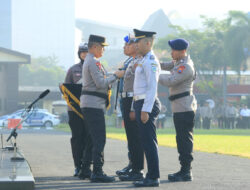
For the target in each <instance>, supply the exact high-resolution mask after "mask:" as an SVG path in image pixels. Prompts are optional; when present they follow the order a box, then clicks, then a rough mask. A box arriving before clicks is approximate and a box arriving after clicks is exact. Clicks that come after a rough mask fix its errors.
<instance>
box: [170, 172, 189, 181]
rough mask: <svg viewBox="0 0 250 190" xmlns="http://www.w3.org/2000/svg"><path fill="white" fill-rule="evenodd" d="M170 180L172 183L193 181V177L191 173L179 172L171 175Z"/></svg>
mask: <svg viewBox="0 0 250 190" xmlns="http://www.w3.org/2000/svg"><path fill="white" fill-rule="evenodd" d="M168 180H169V181H172V182H176V181H192V180H193V176H192V172H191V171H182V170H181V171H179V172H177V173H174V174H169V175H168Z"/></svg>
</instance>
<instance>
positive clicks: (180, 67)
mask: <svg viewBox="0 0 250 190" xmlns="http://www.w3.org/2000/svg"><path fill="white" fill-rule="evenodd" d="M185 68H186V67H185V66H184V65H182V66H179V67H178V69H177V72H178V73H182V72H183V70H184V69H185Z"/></svg>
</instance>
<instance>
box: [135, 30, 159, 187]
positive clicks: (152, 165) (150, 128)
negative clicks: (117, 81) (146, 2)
mask: <svg viewBox="0 0 250 190" xmlns="http://www.w3.org/2000/svg"><path fill="white" fill-rule="evenodd" d="M134 33H135V37H136V39H137V48H138V53H139V54H140V55H142V56H143V58H142V60H141V61H140V62H139V63H138V65H137V67H136V70H135V79H134V88H133V89H134V102H133V107H134V110H135V117H136V122H137V124H138V126H139V133H140V136H141V142H142V146H143V150H144V152H145V156H146V160H147V168H148V172H147V174H146V177H145V178H143V179H142V180H141V181H137V182H134V185H135V186H137V187H154V186H159V178H160V171H159V157H158V143H157V136H156V126H155V124H154V122H155V120H156V118H157V116H158V114H159V112H160V101H159V100H158V98H157V83H158V79H159V73H160V70H161V68H160V64H159V61H158V59H157V58H156V56H155V55H154V53H153V51H152V47H153V42H154V35H155V34H156V32H151V31H141V30H137V29H134Z"/></svg>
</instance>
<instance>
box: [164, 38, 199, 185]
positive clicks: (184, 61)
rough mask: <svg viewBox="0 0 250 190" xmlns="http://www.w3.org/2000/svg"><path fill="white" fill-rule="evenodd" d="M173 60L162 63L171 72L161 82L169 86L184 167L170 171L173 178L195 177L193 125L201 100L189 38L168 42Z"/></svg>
mask: <svg viewBox="0 0 250 190" xmlns="http://www.w3.org/2000/svg"><path fill="white" fill-rule="evenodd" d="M168 44H169V46H170V47H171V49H172V51H171V56H172V58H173V61H171V62H168V63H161V68H162V69H163V70H168V71H170V72H171V75H161V76H160V79H159V82H160V83H161V84H162V85H164V86H167V87H168V88H169V93H170V96H169V100H170V101H171V106H172V112H173V120H174V126H175V130H176V143H177V150H178V153H179V160H180V164H181V169H180V171H178V172H176V173H173V174H169V175H168V179H169V181H191V180H192V179H193V177H192V173H191V162H192V161H193V128H194V118H195V112H196V109H197V102H196V99H195V96H194V94H193V84H194V80H195V77H196V74H195V69H194V64H193V61H192V59H191V58H190V56H188V55H187V53H186V51H187V48H188V45H189V43H188V42H187V41H186V40H185V39H175V40H170V41H169V42H168Z"/></svg>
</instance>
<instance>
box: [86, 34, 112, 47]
mask: <svg viewBox="0 0 250 190" xmlns="http://www.w3.org/2000/svg"><path fill="white" fill-rule="evenodd" d="M89 42H96V43H99V44H101V45H102V46H108V43H106V38H105V37H103V36H97V35H93V34H91V35H90V36H89Z"/></svg>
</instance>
